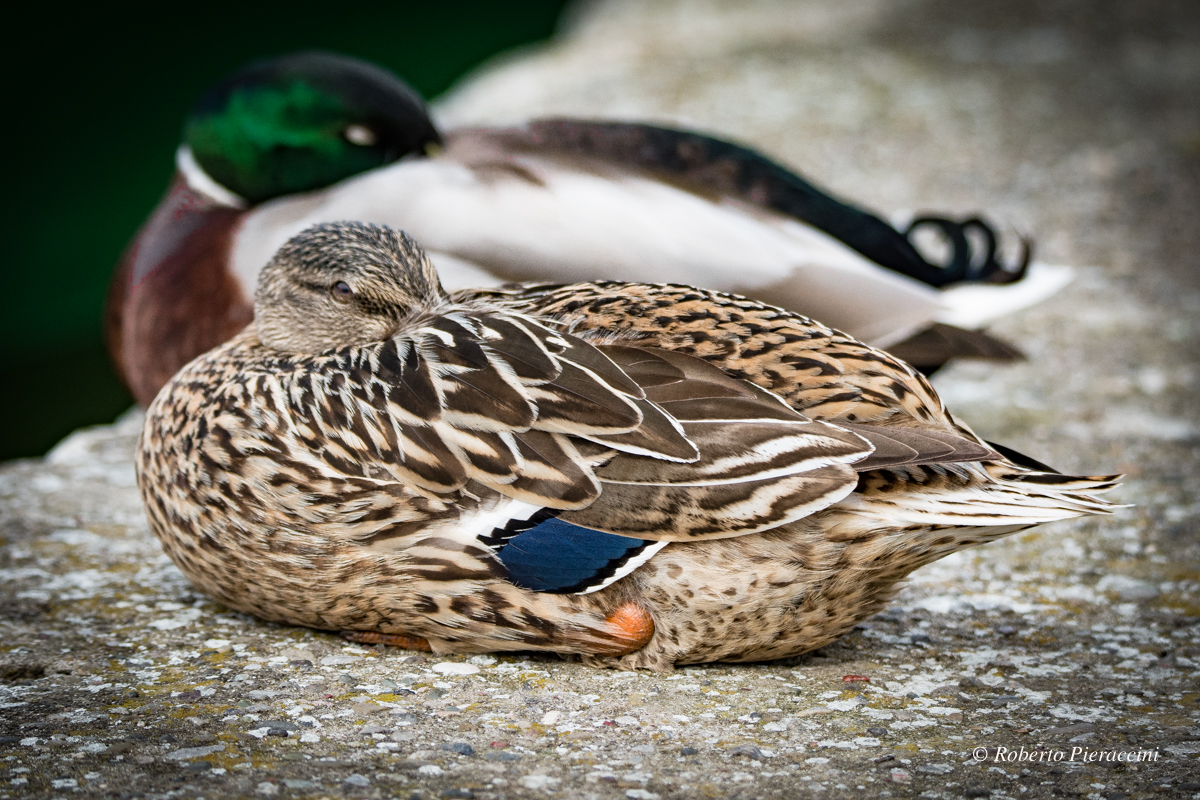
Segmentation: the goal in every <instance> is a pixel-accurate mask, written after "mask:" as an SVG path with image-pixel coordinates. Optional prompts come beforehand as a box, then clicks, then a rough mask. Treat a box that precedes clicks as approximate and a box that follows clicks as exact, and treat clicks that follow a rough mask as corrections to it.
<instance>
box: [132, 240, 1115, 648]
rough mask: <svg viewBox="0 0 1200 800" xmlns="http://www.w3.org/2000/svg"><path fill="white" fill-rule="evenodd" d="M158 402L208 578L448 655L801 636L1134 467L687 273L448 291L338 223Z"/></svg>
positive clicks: (169, 541) (235, 599)
mask: <svg viewBox="0 0 1200 800" xmlns="http://www.w3.org/2000/svg"><path fill="white" fill-rule="evenodd" d="M254 313H255V321H254V323H253V324H251V325H249V326H247V327H246V329H245V330H243V331H242V332H241V333H240V334H238V335H237V336H235V337H234V338H233V339H232V340H230V341H229V342H227V343H225V344H224V345H222V346H220V347H218V348H216V349H214V350H212V351H210V352H208V353H206V354H204V355H203V356H201V357H199V358H197V359H195V360H194V361H192V362H191V363H190V364H188V365H187V366H186V367H184V368H183V369H182V370H181V371H180V372H179V373H178V374H177V375H175V377H174V378H172V379H171V381H170V382H169V383H168V384H167V385H166V387H165V388H164V389H163V390H162V391H161V392H160V393H159V394H158V396H157V397H156V398H155V400H154V402H153V403H152V404H151V405H150V408H149V411H148V413H147V418H146V423H145V428H144V430H143V432H142V436H141V440H140V442H139V445H138V456H137V467H138V484H139V486H140V488H141V492H142V495H143V497H144V499H145V503H146V508H147V510H148V514H149V518H150V524H151V527H152V528H153V529H154V531H155V533H156V534H157V535H158V536H159V538H160V539H161V540H162V542H163V544H164V546H165V548H166V551H167V553H168V554H169V555H170V556H171V558H172V559H173V560H174V561H175V563H176V564H177V565H178V566H179V568H180V569H181V570H183V572H184V574H186V575H187V577H188V578H189V579H190V580H191V581H192V582H193V583H194V584H195V585H196V586H197V587H198V588H199V589H201V590H202V591H205V592H207V593H208V594H210V595H211V596H213V597H215V598H217V599H218V600H220V601H221V602H223V603H225V604H227V605H229V606H231V607H233V608H236V609H239V610H242V611H245V612H247V613H251V614H256V615H258V616H260V617H265V618H267V619H273V620H279V621H283V622H289V623H293V624H299V625H307V626H311V627H314V628H321V629H328V630H347V631H356V632H359V633H358V636H359V638H360V639H361V640H365V641H379V640H384V641H392V642H396V643H401V644H405V645H408V646H414V647H426V648H431V649H432V650H433V651H434V652H439V653H444V652H479V651H488V650H545V651H552V652H558V653H573V654H580V655H583V656H585V657H587V658H588V659H589V660H591V661H592V662H593V663H597V664H606V665H612V666H621V667H647V668H651V669H669V668H670V667H671V666H672V665H673V664H678V663H695V662H704V661H717V660H724V661H750V660H759V659H770V658H779V657H783V656H788V655H793V654H797V653H802V652H804V651H806V650H811V649H813V648H815V647H820V646H821V645H823V644H826V643H828V642H830V641H831V640H833V639H835V638H837V637H838V636H840V635H842V634H843V633H845V632H846V631H848V630H850V629H851V628H852V627H853V626H854V624H855V623H856V622H858V621H859V620H861V619H863V618H864V617H866V616H867V615H869V614H871V613H873V612H875V611H877V610H879V609H880V608H881V607H882V606H883V605H884V604H885V603H886V602H887V601H888V599H889V598H890V597H891V596H892V594H893V593H894V591H895V589H896V587H897V582H898V581H899V580H901V579H902V578H903V577H904V576H905V575H907V574H908V573H909V572H911V571H912V570H914V569H916V568H917V567H920V566H921V565H923V564H928V563H929V562H931V561H934V560H936V559H938V558H941V557H942V556H945V555H947V554H949V553H952V552H954V551H956V550H958V549H960V548H963V547H968V546H971V545H975V544H980V543H983V542H987V541H990V540H992V539H995V538H998V537H1000V536H1004V535H1006V534H1009V533H1012V532H1014V531H1017V530H1021V529H1023V528H1026V527H1029V526H1031V525H1035V524H1037V523H1040V522H1047V521H1050V520H1057V519H1064V518H1067V517H1074V516H1078V515H1081V514H1089V513H1103V512H1106V511H1108V510H1109V509H1110V508H1111V505H1110V504H1108V503H1106V502H1104V501H1103V500H1100V499H1097V498H1095V497H1094V496H1093V495H1094V494H1095V493H1097V492H1101V491H1104V490H1105V489H1108V488H1110V487H1111V486H1113V485H1114V478H1111V477H1093V478H1086V477H1072V476H1067V475H1060V474H1058V473H1055V472H1053V471H1049V468H1046V467H1043V466H1041V465H1038V464H1036V462H1032V461H1029V460H1028V459H1025V458H1024V457H1022V456H1020V455H1017V454H1015V453H1011V451H1007V450H1005V449H1003V448H1000V447H998V446H993V445H987V444H985V443H983V442H982V441H981V440H980V439H979V438H978V437H976V436H975V435H974V434H973V433H972V432H971V430H970V429H969V428H967V427H966V426H965V425H963V424H962V423H960V422H958V421H956V420H955V419H954V418H953V417H952V416H951V415H950V414H949V413H948V412H947V411H946V409H945V407H944V406H943V405H942V403H941V401H940V400H939V399H938V397H937V394H936V393H935V392H934V390H933V388H932V387H931V386H930V384H929V383H928V382H927V381H926V380H925V379H924V378H923V376H922V375H921V374H920V373H918V372H917V371H916V370H914V369H913V368H911V367H909V366H908V365H906V364H904V363H903V362H901V361H899V360H897V359H896V358H894V357H892V356H890V355H888V354H887V353H885V352H882V351H879V350H876V349H874V348H871V347H869V346H867V345H865V344H862V343H860V342H858V341H856V340H854V339H852V338H851V337H849V336H847V335H845V334H842V333H838V332H837V331H834V330H832V329H830V328H827V327H825V326H824V325H822V324H820V323H818V322H815V321H813V320H810V319H807V318H805V317H802V316H800V315H798V314H795V313H792V312H789V311H785V310H783V309H779V308H775V307H772V306H768V305H765V304H763V303H760V302H757V301H754V300H749V299H746V298H742V297H737V296H734V295H729V294H723V293H720V292H712V291H706V290H702V289H694V288H691V287H687V286H674V285H661V284H660V285H648V284H638V283H617V282H599V283H583V284H575V285H565V286H538V287H523V288H517V289H512V290H507V291H505V290H495V291H488V290H473V291H464V292H459V293H457V294H447V293H446V291H445V290H444V289H443V288H442V286H441V285H440V284H439V281H438V276H437V273H436V271H435V269H434V267H433V265H432V263H431V261H430V260H429V258H428V257H427V256H426V255H425V254H424V253H423V252H422V251H421V250H420V248H418V246H417V245H416V244H415V243H414V241H413V240H412V239H410V238H408V237H407V236H406V235H404V234H402V233H395V232H393V231H392V230H390V229H388V228H384V227H377V226H372V225H366V224H361V223H338V224H325V225H320V226H317V227H314V228H311V229H308V230H306V231H305V232H303V233H301V234H300V235H298V236H296V237H295V238H293V239H292V240H290V241H289V242H287V243H286V244H285V245H284V247H283V248H282V249H280V251H279V252H278V253H277V254H276V255H275V256H274V257H273V258H272V259H271V261H270V262H269V263H268V264H267V266H266V267H265V268H264V269H263V270H262V273H261V274H260V276H259V284H258V291H257V294H256V298H255V309H254Z"/></svg>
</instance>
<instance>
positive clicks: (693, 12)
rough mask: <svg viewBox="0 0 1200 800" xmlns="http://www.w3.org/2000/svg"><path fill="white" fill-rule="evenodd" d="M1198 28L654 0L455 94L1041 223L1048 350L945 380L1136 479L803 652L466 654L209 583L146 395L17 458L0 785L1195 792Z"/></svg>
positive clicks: (1023, 7)
mask: <svg viewBox="0 0 1200 800" xmlns="http://www.w3.org/2000/svg"><path fill="white" fill-rule="evenodd" d="M1198 28H1200V15H1198V14H1197V13H1196V11H1194V10H1193V8H1192V7H1190V6H1187V5H1184V4H1179V5H1178V6H1175V7H1172V6H1171V5H1169V4H1166V3H1157V4H1156V3H1124V4H1117V3H1094V2H1082V1H1081V2H1075V3H1059V4H1053V5H1048V4H1034V3H1028V4H1020V3H1017V4H1014V3H1002V4H1001V3H997V4H990V5H988V6H983V5H981V4H960V3H951V2H903V3H883V2H877V3H869V2H861V3H858V2H856V3H839V2H832V1H830V0H822V2H812V3H805V4H797V3H793V2H789V1H788V0H779V2H759V3H750V4H747V3H744V2H738V3H733V2H730V3H701V2H683V1H682V0H681V1H680V2H677V3H667V2H657V3H641V2H634V1H633V0H629V2H623V3H603V4H597V5H592V6H587V7H585V8H584V9H583V10H582V11H580V12H579V14H578V15H577V17H576V19H575V20H574V22H573V23H572V24H571V26H570V27H569V29H568V32H566V33H564V35H563V36H562V37H561V39H560V40H559V41H557V42H556V43H554V44H553V45H552V46H551V47H549V48H546V49H544V50H542V51H539V52H530V53H525V54H522V55H520V56H518V57H515V58H514V59H511V60H509V61H508V62H506V63H503V64H500V65H498V66H496V67H495V68H494V69H493V70H492V71H491V72H489V73H486V74H483V75H481V76H479V77H478V78H477V79H476V80H475V81H474V82H473V83H470V84H468V85H466V86H464V87H462V88H461V89H460V91H458V93H457V94H455V95H454V96H453V97H451V98H448V99H447V100H446V101H444V102H443V103H442V105H441V107H440V110H441V114H442V116H443V117H444V118H445V119H447V120H453V121H456V122H474V121H490V120H511V119H516V118H519V117H523V116H527V115H530V114H540V113H573V114H587V115H596V116H626V117H638V118H644V119H655V120H663V121H679V122H686V123H688V124H691V125H695V126H697V127H701V128H704V129H708V130H712V131H717V132H720V133H724V134H728V135H733V136H736V137H737V138H739V139H742V140H744V141H746V142H749V143H752V144H755V145H758V146H761V147H763V148H765V149H767V150H769V151H770V152H772V153H775V154H777V155H778V156H779V157H780V158H781V159H782V160H784V161H786V162H787V163H790V164H792V165H795V166H797V167H799V168H800V169H802V170H803V171H805V172H806V173H808V174H809V175H811V176H812V177H814V178H815V179H817V180H819V181H821V182H823V183H824V184H826V185H827V186H830V187H832V188H833V189H835V190H836V191H838V192H841V193H843V194H845V195H847V196H850V197H853V198H856V199H857V200H859V201H860V202H863V203H865V204H868V205H870V206H873V207H875V208H877V209H880V210H882V211H885V212H889V213H890V212H895V211H900V210H912V211H916V210H921V209H962V210H964V211H965V210H976V209H986V210H987V211H988V212H989V213H990V214H991V215H992V217H993V218H995V219H1000V220H1006V221H1008V222H1011V223H1014V224H1016V225H1018V226H1020V227H1021V228H1023V229H1024V230H1027V231H1029V232H1030V233H1033V234H1034V235H1036V236H1037V238H1038V241H1039V244H1040V247H1041V249H1040V256H1041V257H1043V258H1045V259H1046V260H1049V261H1053V262H1058V263H1069V264H1074V265H1076V266H1077V267H1079V271H1078V279H1077V280H1076V282H1075V283H1074V284H1073V285H1072V286H1071V287H1069V288H1068V289H1067V290H1066V291H1065V292H1063V294H1062V295H1061V296H1059V297H1058V298H1055V299H1054V300H1053V301H1051V302H1050V303H1047V304H1045V305H1044V306H1042V307H1039V308H1036V309H1033V310H1030V311H1028V312H1025V313H1023V314H1021V315H1019V316H1017V317H1013V318H1011V319H1009V320H1006V321H1005V322H1004V323H1003V324H1002V325H1001V326H1000V327H999V329H998V330H999V332H1000V333H1002V334H1003V335H1005V336H1007V337H1008V338H1010V339H1011V340H1013V341H1015V342H1017V343H1019V344H1020V345H1021V347H1023V348H1024V349H1025V350H1026V351H1027V352H1028V353H1029V354H1030V356H1031V358H1030V360H1029V361H1028V362H1027V363H1024V364H1020V365H1017V366H1015V367H1010V368H1003V369H993V368H990V367H985V366H980V365H961V366H958V367H955V368H953V369H951V370H948V371H947V372H945V373H944V374H942V375H939V376H938V378H937V385H938V386H939V388H940V389H941V390H942V392H943V393H944V394H945V396H946V397H947V399H948V401H949V402H950V404H951V406H952V408H954V409H955V410H956V411H957V412H958V413H959V415H960V416H962V417H963V418H965V419H966V420H968V421H969V422H970V423H971V424H972V425H974V426H975V427H976V428H977V429H978V430H979V431H980V432H981V433H983V434H985V435H986V436H988V437H989V438H994V439H997V440H1000V441H1003V442H1005V443H1007V444H1010V445H1012V446H1014V447H1016V448H1018V449H1022V450H1025V451H1028V452H1030V453H1031V454H1032V455H1034V456H1035V457H1038V458H1040V459H1043V460H1045V461H1048V462H1050V463H1053V464H1055V465H1057V466H1059V467H1060V468H1062V469H1064V470H1073V471H1074V470H1080V471H1096V472H1102V471H1109V470H1122V471H1124V472H1126V473H1127V474H1128V475H1129V479H1128V481H1127V483H1126V484H1125V486H1124V487H1123V488H1122V489H1121V490H1119V493H1118V495H1117V497H1118V498H1119V499H1121V500H1123V501H1124V502H1128V503H1134V504H1136V506H1135V507H1133V508H1130V509H1127V510H1125V511H1122V512H1120V513H1118V514H1117V515H1115V516H1113V517H1110V518H1106V519H1093V520H1083V521H1079V522H1074V523H1059V524H1056V525H1050V526H1046V527H1044V528H1041V529H1039V530H1037V531H1033V532H1029V533H1025V534H1022V535H1020V536H1018V537H1015V538H1013V539H1010V540H1008V541H1005V542H1001V543H998V544H995V545H991V546H989V547H987V548H985V549H982V550H979V551H973V552H969V553H965V554H960V555H958V556H956V557H954V558H951V559H947V560H945V561H942V562H940V563H939V564H935V565H933V566H932V567H929V568H927V569H925V570H923V571H921V572H919V573H918V574H917V575H916V576H914V579H913V581H912V583H911V585H910V586H909V588H907V589H906V590H905V591H904V592H903V594H902V595H901V597H900V598H899V599H898V600H897V602H896V603H895V604H894V605H893V607H892V608H891V609H890V610H889V611H888V612H887V613H885V614H884V615H881V616H879V617H876V618H875V619H872V620H870V621H868V623H867V624H865V625H864V626H863V627H862V628H861V629H859V630H856V631H855V632H854V633H853V634H852V635H851V636H848V637H847V638H845V639H844V640H843V641H841V642H839V643H838V644H836V645H834V646H831V647H828V648H826V649H824V650H823V651H821V652H820V653H818V654H813V655H810V656H806V657H803V658H800V659H796V660H794V661H789V662H783V663H772V664H763V665H749V666H724V665H716V666H709V667H704V668H693V667H689V668H686V669H681V670H679V671H677V672H676V673H675V674H673V675H669V676H658V675H643V674H626V673H615V672H602V671H594V670H591V669H585V668H582V667H580V666H579V665H577V664H572V663H568V662H564V661H560V660H557V659H554V658H545V657H538V656H532V657H520V656H502V657H498V658H492V657H475V658H472V659H466V658H437V657H431V656H427V655H419V654H411V653H407V652H404V651H397V650H385V651H379V650H374V649H366V648H361V647H347V646H346V645H345V643H344V642H343V641H341V640H339V639H338V638H336V637H334V636H331V635H328V634H324V633H316V632H312V631H307V630H302V629H294V628H285V627H280V626H276V625H270V624H265V623H262V622H259V621H257V620H254V619H251V618H248V617H245V616H242V615H239V614H234V613H230V612H229V611H227V610H225V609H223V608H221V607H220V606H218V605H216V604H214V603H212V602H211V601H209V600H207V599H205V598H204V597H201V596H198V595H196V594H195V593H194V592H193V591H192V590H191V589H190V588H189V587H188V585H187V584H186V582H185V581H184V580H183V579H182V577H181V576H180V574H179V573H178V572H177V571H176V570H175V568H174V567H173V566H172V565H171V564H170V562H169V561H167V560H166V559H165V557H163V556H162V554H161V551H160V549H159V547H158V544H157V542H155V541H154V540H153V538H152V537H151V535H150V534H149V532H148V530H147V528H146V525H145V522H144V519H143V516H142V513H141V510H140V506H139V502H138V498H137V494H136V490H135V488H134V486H133V467H132V458H131V453H132V448H133V442H134V437H135V436H136V431H137V427H138V418H137V416H136V415H134V416H130V417H128V418H126V419H124V420H122V421H120V422H118V423H117V424H116V425H114V426H111V427H108V428H101V429H95V430H89V431H81V432H79V433H77V434H75V435H74V436H72V437H71V438H69V439H68V440H66V441H65V442H64V443H63V444H61V445H60V446H59V447H58V448H56V449H55V450H54V451H53V452H52V453H51V454H50V455H49V456H48V457H47V458H45V459H42V460H31V461H23V462H13V463H10V464H6V465H4V466H3V467H0V546H2V549H0V631H2V632H3V637H2V641H0V709H2V710H3V711H2V714H0V716H2V722H0V798H3V797H31V796H32V797H69V796H85V795H88V796H90V795H96V796H121V797H172V798H175V797H179V798H193V797H202V796H203V797H209V798H212V797H215V796H228V797H236V796H247V797H260V796H261V797H279V798H288V797H309V796H314V797H315V796H322V795H328V796H338V795H341V796H351V797H368V798H375V797H381V798H387V797H405V798H407V797H420V798H436V797H471V796H474V797H478V798H501V797H597V798H622V797H626V798H633V799H634V800H638V799H639V798H642V799H644V798H655V797H661V798H675V797H678V798H685V797H744V798H756V797H764V796H765V797H772V796H777V797H796V796H801V797H806V796H809V795H818V794H820V795H824V796H835V797H837V796H847V797H857V796H882V797H887V796H892V797H924V798H943V797H944V798H957V797H987V796H990V797H996V798H1001V797H1012V798H1015V797H1021V796H1036V797H1042V796H1049V795H1051V794H1052V793H1054V794H1056V795H1058V796H1080V797H1088V798H1121V797H1125V796H1129V797H1142V796H1149V795H1151V794H1155V793H1160V792H1165V793H1166V794H1167V795H1168V796H1189V795H1193V794H1198V793H1200V763H1198V762H1197V758H1198V755H1200V727H1198V717H1200V702H1198V701H1200V681H1198V680H1197V678H1198V677H1200V599H1198V597H1197V592H1198V589H1200V569H1198V564H1200V532H1198V530H1197V528H1198V521H1200V492H1198V491H1197V488H1198V486H1197V484H1198V473H1200V466H1198V465H1200V412H1198V411H1197V403H1196V390H1197V382H1198V380H1200V374H1198V370H1197V363H1196V362H1197V359H1196V352H1195V349H1196V346H1197V343H1198V339H1200V336H1198V332H1200V331H1198V328H1200V269H1198V266H1200V264H1198V263H1197V261H1198V258H1197V255H1196V252H1197V246H1198V245H1200V232H1198V231H1197V226H1196V222H1195V221H1196V211H1197V205H1198V204H1197V202H1196V200H1197V186H1198V182H1197V176H1198V174H1200V47H1198V46H1200V31H1198ZM10 390H11V389H10ZM6 423H7V424H10V425H12V424H19V421H13V420H7V421H6ZM846 676H865V677H867V678H869V682H861V681H852V682H847V681H845V680H844V678H845V677H846ZM1039 746H1041V747H1042V748H1043V750H1042V751H1040V752H1042V753H1045V754H1046V755H1040V756H1037V757H1038V758H1040V759H1042V760H1040V761H1035V762H1032V763H1030V762H1018V761H1013V762H1009V761H1006V760H1003V759H1004V758H1005V757H1006V756H1003V755H1001V754H999V753H998V751H997V748H1006V750H1007V752H1012V751H1016V752H1018V753H1019V752H1020V748H1022V747H1023V748H1025V750H1026V751H1027V752H1029V751H1034V750H1035V748H1038V747H1039ZM977 748H985V749H986V751H985V752H984V753H983V756H984V758H983V763H979V760H978V759H976V758H975V756H974V755H973V754H974V753H975V752H976V749H977ZM1075 748H1078V750H1077V751H1076V752H1075V753H1074V760H1071V759H1072V751H1073V749H1075ZM1139 750H1142V751H1148V752H1149V753H1150V756H1151V757H1152V758H1154V759H1155V760H1149V761H1142V762H1140V763H1132V764H1130V763H1127V762H1116V761H1106V760H1105V761H1102V760H1095V761H1085V760H1084V759H1085V758H1088V757H1089V756H1087V755H1086V754H1087V753H1096V752H1102V753H1115V752H1120V753H1129V752H1133V753H1134V757H1135V758H1136V757H1137V755H1136V754H1137V752H1138V751H1139ZM1058 753H1061V754H1062V756H1061V758H1062V760H1060V761H1049V760H1048V759H1053V758H1057V757H1058V756H1057V755H1056V754H1058ZM998 759H1000V760H998Z"/></svg>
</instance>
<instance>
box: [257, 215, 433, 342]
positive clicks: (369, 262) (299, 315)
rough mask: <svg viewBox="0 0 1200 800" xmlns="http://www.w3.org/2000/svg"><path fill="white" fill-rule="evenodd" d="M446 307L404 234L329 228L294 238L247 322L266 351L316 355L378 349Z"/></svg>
mask: <svg viewBox="0 0 1200 800" xmlns="http://www.w3.org/2000/svg"><path fill="white" fill-rule="evenodd" d="M448 300H449V297H448V296H447V295H446V292H445V290H443V289H442V285H441V282H440V281H439V280H438V276H437V272H436V271H435V270H434V268H433V264H432V263H431V262H430V261H429V258H428V257H427V256H426V255H425V252H424V251H423V250H421V248H420V247H419V246H418V245H417V243H416V242H415V241H413V240H412V239H411V238H410V237H409V236H408V235H407V234H405V233H404V232H402V231H394V230H392V229H391V228H387V227H383V226H380V225H368V224H365V223H361V222H331V223H325V224H322V225H315V226H313V227H311V228H308V229H306V230H304V231H302V232H301V233H299V234H297V235H296V236H293V237H292V238H291V239H289V240H288V242H287V243H286V244H285V245H284V246H283V247H281V248H279V251H278V252H277V253H276V254H275V256H274V257H273V258H272V259H271V261H270V262H269V263H268V264H267V265H266V267H264V268H263V271H262V273H261V274H260V275H259V279H258V290H257V292H256V293H255V296H254V319H255V325H256V327H257V329H258V337H259V339H260V340H261V341H262V343H263V344H265V345H266V346H267V347H271V348H274V349H276V350H282V351H284V352H288V353H322V352H325V351H328V350H334V349H338V348H342V347H349V346H354V345H362V344H367V343H369V342H377V341H382V340H383V339H386V338H387V337H389V336H391V335H392V334H394V333H396V331H397V330H399V328H400V327H401V325H402V324H403V323H404V321H405V320H406V319H410V318H412V317H413V316H415V315H417V314H420V313H423V312H427V311H430V310H432V309H434V308H436V307H438V306H439V305H441V304H442V303H445V302H447V301H448Z"/></svg>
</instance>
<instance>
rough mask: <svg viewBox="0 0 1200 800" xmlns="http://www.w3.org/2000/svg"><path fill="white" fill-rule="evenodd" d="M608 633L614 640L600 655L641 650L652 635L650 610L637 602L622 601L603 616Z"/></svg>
mask: <svg viewBox="0 0 1200 800" xmlns="http://www.w3.org/2000/svg"><path fill="white" fill-rule="evenodd" d="M604 621H605V622H606V623H607V624H608V630H609V633H610V634H612V636H613V638H614V639H615V640H616V641H614V642H613V644H612V647H611V648H605V649H604V651H603V652H602V653H601V655H606V656H625V655H629V654H630V653H632V652H635V651H637V650H641V649H642V648H643V647H645V646H646V645H647V644H648V643H649V642H650V639H651V638H652V637H653V636H654V620H653V619H652V618H651V617H650V612H649V611H647V610H646V609H644V608H642V607H641V606H639V605H638V604H637V603H632V602H631V603H623V604H621V605H619V606H617V608H616V610H615V611H613V612H612V613H611V614H609V615H608V616H607V617H605V618H604Z"/></svg>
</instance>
